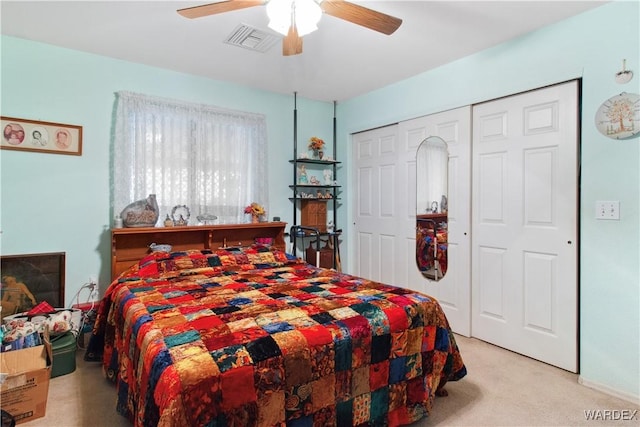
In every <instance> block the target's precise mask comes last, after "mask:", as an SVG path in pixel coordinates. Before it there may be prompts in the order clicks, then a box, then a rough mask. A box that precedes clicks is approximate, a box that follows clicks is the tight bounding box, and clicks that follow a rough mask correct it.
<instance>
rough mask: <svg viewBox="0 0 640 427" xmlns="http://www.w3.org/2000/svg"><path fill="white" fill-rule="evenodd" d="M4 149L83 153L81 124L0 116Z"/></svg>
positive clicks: (0, 142) (0, 146) (0, 143)
mask: <svg viewBox="0 0 640 427" xmlns="http://www.w3.org/2000/svg"><path fill="white" fill-rule="evenodd" d="M0 120H2V124H1V126H2V138H0V148H2V149H4V150H22V151H39V152H43V153H52V154H70V155H73V156H81V155H82V126H76V125H65V124H62V123H52V122H39V121H35V120H25V119H17V118H14V117H4V116H3V117H0Z"/></svg>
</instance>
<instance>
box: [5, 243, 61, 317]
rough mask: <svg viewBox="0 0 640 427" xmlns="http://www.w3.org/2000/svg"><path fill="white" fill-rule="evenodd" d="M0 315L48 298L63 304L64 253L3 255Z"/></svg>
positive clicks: (56, 304)
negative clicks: (0, 308) (0, 310)
mask: <svg viewBox="0 0 640 427" xmlns="http://www.w3.org/2000/svg"><path fill="white" fill-rule="evenodd" d="M0 271H2V287H0V294H1V300H2V312H1V315H2V316H1V317H2V318H4V317H6V316H10V315H13V314H16V313H22V312H25V311H29V310H30V309H31V308H32V307H34V306H35V305H37V304H39V303H41V302H43V301H46V302H48V303H49V304H50V305H51V306H52V307H54V308H57V307H64V303H65V301H64V279H65V253H64V252H54V253H43V254H27V255H3V256H2V257H0Z"/></svg>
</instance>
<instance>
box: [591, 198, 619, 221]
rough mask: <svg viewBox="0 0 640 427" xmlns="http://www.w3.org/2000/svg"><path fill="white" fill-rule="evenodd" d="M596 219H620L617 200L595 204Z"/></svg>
mask: <svg viewBox="0 0 640 427" xmlns="http://www.w3.org/2000/svg"><path fill="white" fill-rule="evenodd" d="M596 219H613V220H619V219H620V202H619V201H618V200H610V201H598V202H596Z"/></svg>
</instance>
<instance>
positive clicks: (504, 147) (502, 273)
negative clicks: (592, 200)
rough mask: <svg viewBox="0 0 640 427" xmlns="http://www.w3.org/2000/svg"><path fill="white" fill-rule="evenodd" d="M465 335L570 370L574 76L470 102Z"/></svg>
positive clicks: (574, 305) (574, 288) (574, 303)
mask: <svg viewBox="0 0 640 427" xmlns="http://www.w3.org/2000/svg"><path fill="white" fill-rule="evenodd" d="M472 128H473V150H472V151H473V179H472V182H473V191H472V194H473V197H472V212H473V214H472V218H473V219H472V229H473V239H472V255H471V257H472V260H473V261H472V291H471V293H472V315H471V318H472V319H471V323H472V335H473V336H474V337H477V338H480V339H482V340H484V341H488V342H490V343H493V344H496V345H498V346H501V347H505V348H507V349H510V350H513V351H516V352H518V353H521V354H524V355H527V356H530V357H532V358H535V359H538V360H541V361H544V362H547V363H549V364H552V365H555V366H558V367H560V368H563V369H566V370H569V371H572V372H577V360H578V357H577V354H578V353H577V339H578V334H577V332H578V327H577V322H578V313H577V309H578V285H577V283H578V281H577V271H578V267H577V259H578V258H577V256H578V242H577V238H578V228H577V211H578V182H577V180H578V149H577V147H578V146H577V144H578V83H577V82H576V81H573V82H569V83H564V84H559V85H555V86H551V87H547V88H543V89H538V90H535V91H531V92H527V93H523V94H519V95H514V96H510V97H506V98H501V99H498V100H494V101H490V102H486V103H483V104H478V105H475V106H474V107H473V126H472Z"/></svg>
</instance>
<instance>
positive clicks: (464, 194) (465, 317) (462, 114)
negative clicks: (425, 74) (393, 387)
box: [398, 106, 471, 336]
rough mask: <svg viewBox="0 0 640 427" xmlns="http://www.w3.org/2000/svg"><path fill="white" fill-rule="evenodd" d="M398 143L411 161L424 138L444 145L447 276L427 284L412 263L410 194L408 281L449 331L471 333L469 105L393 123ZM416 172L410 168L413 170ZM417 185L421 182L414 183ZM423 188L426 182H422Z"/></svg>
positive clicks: (413, 205) (463, 333)
mask: <svg viewBox="0 0 640 427" xmlns="http://www.w3.org/2000/svg"><path fill="white" fill-rule="evenodd" d="M398 128H399V133H400V143H401V145H404V146H406V147H407V151H410V152H411V155H412V156H413V158H414V160H415V156H416V151H417V148H418V146H419V145H420V143H421V142H422V141H423V140H424V139H425V138H427V137H429V136H439V137H440V138H442V139H443V140H444V141H445V142H446V143H447V150H448V152H449V168H448V169H449V171H448V190H447V194H448V196H447V197H448V202H449V203H448V205H449V208H448V212H447V217H448V236H447V259H448V262H447V264H448V269H447V274H446V275H445V276H444V278H442V279H441V280H440V281H438V282H434V281H431V280H427V279H426V278H424V277H423V276H422V274H421V273H420V272H419V270H418V267H417V265H416V263H415V235H416V230H415V228H416V220H415V194H416V193H415V192H413V193H411V195H412V197H411V200H412V206H411V208H412V209H413V215H411V216H410V221H409V222H408V223H407V224H405V229H406V230H407V231H408V232H410V233H411V242H412V246H411V250H412V251H413V252H412V253H409V254H408V255H407V256H409V257H411V256H413V257H414V258H413V259H412V260H411V261H410V262H409V266H408V268H409V271H410V273H411V276H410V277H411V282H410V283H409V287H410V288H412V289H415V290H417V291H420V292H425V293H427V294H429V295H431V296H433V297H435V298H436V299H437V300H438V301H439V302H440V305H441V306H442V308H443V310H444V312H445V314H446V315H447V319H448V320H449V323H450V324H451V328H452V329H453V331H454V332H456V333H458V334H461V335H465V336H470V335H471V265H470V264H471V263H470V260H471V233H470V231H471V230H470V229H471V212H470V211H471V207H470V205H471V192H470V188H471V107H470V106H466V107H462V108H457V109H455V110H449V111H444V112H441V113H435V114H430V115H428V116H424V117H419V118H416V119H413V120H407V121H405V122H401V123H399V125H398ZM413 170H415V167H414V168H413ZM416 185H417V186H419V185H422V183H420V182H417V183H416ZM425 185H426V184H425Z"/></svg>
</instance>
